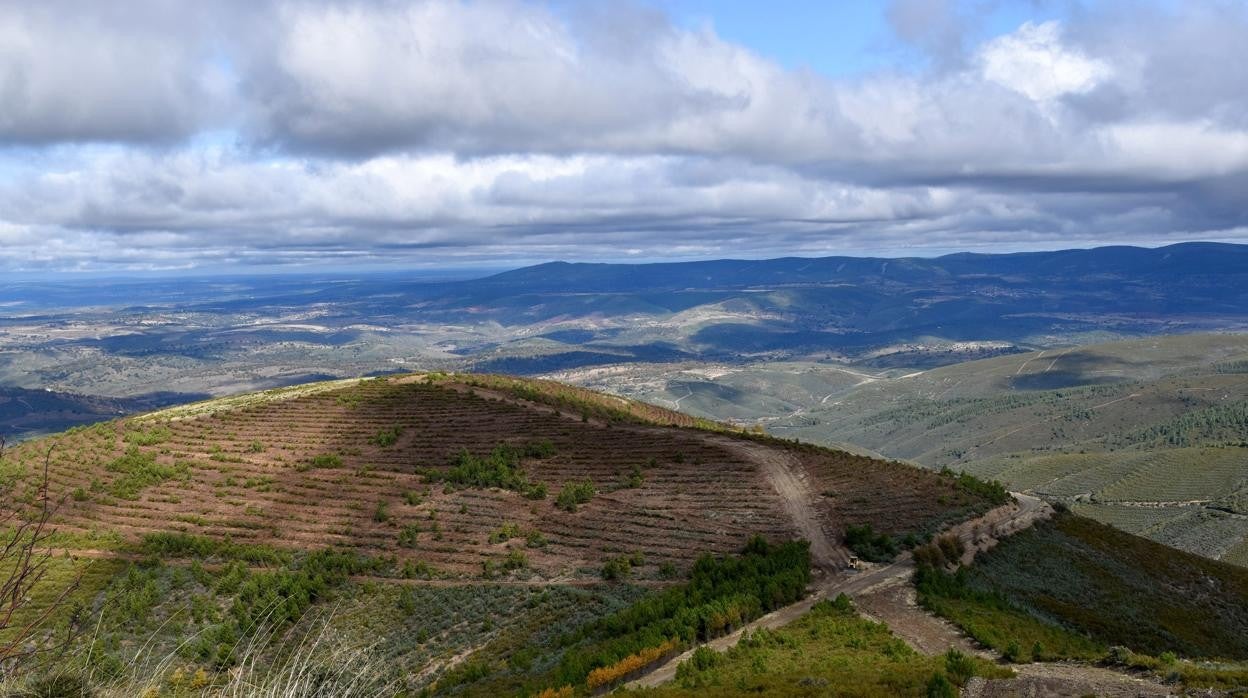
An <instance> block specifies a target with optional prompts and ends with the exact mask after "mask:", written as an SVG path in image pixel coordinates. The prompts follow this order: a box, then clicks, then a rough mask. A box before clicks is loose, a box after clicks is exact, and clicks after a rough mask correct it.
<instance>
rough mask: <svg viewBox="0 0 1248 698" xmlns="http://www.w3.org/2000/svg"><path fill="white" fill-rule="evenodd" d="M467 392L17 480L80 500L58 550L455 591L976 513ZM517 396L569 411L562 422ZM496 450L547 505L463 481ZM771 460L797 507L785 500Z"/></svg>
mask: <svg viewBox="0 0 1248 698" xmlns="http://www.w3.org/2000/svg"><path fill="white" fill-rule="evenodd" d="M474 382H475V383H478V385H470V384H469V383H465V382H463V381H461V380H458V379H453V378H447V379H443V380H431V379H427V378H424V377H408V378H389V379H373V380H366V381H362V382H356V381H345V382H338V383H330V384H321V385H319V386H314V387H305V388H300V389H291V390H285V391H273V392H271V393H267V394H260V395H256V396H251V397H248V398H244V399H233V400H225V401H218V402H215V403H200V404H197V405H192V406H187V407H181V408H173V409H170V410H166V411H163V412H158V413H154V414H150V415H146V416H141V417H136V418H132V419H127V420H119V421H114V422H107V423H103V424H99V425H97V426H94V427H89V428H84V429H77V430H73V431H72V432H70V433H67V434H65V435H63V436H59V437H55V438H51V439H47V440H42V441H38V442H34V443H30V444H27V445H23V446H21V447H19V448H17V449H15V450H13V451H12V452H11V453H10V454H9V455H8V457H7V458H6V463H7V465H6V469H7V472H8V477H9V478H15V477H17V478H20V477H23V476H25V477H26V478H27V481H30V476H31V475H33V474H34V473H36V472H37V470H38V468H37V465H38V464H39V462H40V460H41V458H42V455H41V454H43V453H45V452H46V451H47V450H48V449H51V461H50V463H51V477H52V489H53V491H54V493H61V494H65V495H69V499H68V500H67V501H66V503H65V504H64V505H63V508H62V509H61V510H60V512H59V513H58V519H57V521H56V523H57V526H58V528H59V529H60V530H61V531H62V532H64V533H66V534H69V533H78V534H81V535H82V536H85V537H90V536H92V535H99V534H103V533H108V534H110V535H113V534H118V535H120V536H121V537H122V538H123V539H125V540H138V539H139V538H140V537H141V536H143V535H144V534H147V533H151V532H155V531H179V532H185V533H189V534H194V535H203V536H208V537H212V538H226V537H228V538H230V539H231V540H233V541H237V542H243V541H245V542H255V543H263V544H272V545H278V546H282V547H299V548H308V549H311V548H316V547H321V546H339V547H344V548H352V549H357V550H359V551H361V552H365V553H370V554H376V553H387V554H391V553H392V554H396V555H397V556H399V557H400V558H402V559H408V558H411V559H418V560H419V561H420V562H422V563H423V564H426V565H428V566H429V567H430V568H431V569H433V570H435V571H436V572H437V573H438V574H440V575H450V576H465V575H476V574H479V573H480V572H481V570H482V566H483V565H488V564H489V563H491V562H492V561H497V560H501V559H502V557H503V556H504V555H505V553H506V547H507V544H506V543H505V542H500V541H498V540H497V538H498V536H497V535H493V534H495V533H496V532H498V531H500V530H515V531H519V532H523V534H520V533H517V534H516V536H515V537H517V538H522V537H524V536H528V535H530V534H532V535H533V536H534V537H537V536H540V537H541V538H542V539H543V540H545V541H546V544H545V545H543V546H541V547H540V548H535V549H533V550H532V551H531V552H529V554H528V556H529V560H530V568H531V570H532V571H533V572H534V573H535V574H538V575H540V576H541V577H544V578H547V579H577V578H587V577H594V576H597V575H598V570H599V568H600V567H601V565H602V564H603V562H605V561H606V560H607V559H608V558H610V557H612V556H614V555H618V554H620V553H621V552H634V551H639V552H642V553H644V555H645V558H646V560H647V565H646V567H647V569H648V570H649V571H650V572H653V571H655V570H657V569H658V567H659V566H661V565H663V564H664V563H671V564H675V565H678V566H684V565H687V564H688V563H689V562H691V561H692V559H693V558H695V557H697V556H698V555H700V554H703V553H705V552H725V551H728V550H732V549H735V548H737V547H739V546H740V544H741V542H742V541H743V540H745V539H746V538H747V537H748V536H750V535H751V534H755V533H761V534H764V535H766V536H768V537H770V538H773V539H787V538H793V537H798V536H799V535H800V534H801V533H802V531H801V530H800V529H799V528H797V527H796V526H797V524H795V523H794V521H793V520H792V518H791V517H789V516H788V515H787V514H786V502H785V501H784V497H785V496H798V497H804V496H807V494H808V493H816V494H815V495H813V496H814V499H813V500H812V502H811V505H812V510H813V511H815V512H816V513H817V516H818V520H817V522H816V525H818V526H820V527H821V528H823V529H824V530H825V531H826V532H827V533H828V535H829V536H830V537H832V538H837V534H838V532H839V531H840V530H842V529H843V528H844V526H845V525H846V524H856V523H870V524H872V525H874V526H875V527H876V528H877V529H879V530H884V531H887V532H890V533H895V534H900V533H904V532H907V531H925V530H931V529H933V528H934V527H935V526H937V525H939V524H940V523H942V522H944V521H946V520H948V519H949V518H950V517H951V516H957V515H959V514H960V513H962V512H963V511H964V510H969V508H971V507H974V506H976V504H977V502H975V501H974V499H973V497H972V496H971V495H969V494H967V493H964V492H960V491H958V489H957V488H956V486H955V485H954V484H953V483H952V482H951V481H950V480H948V479H947V478H941V477H939V476H937V475H935V474H931V473H926V472H922V471H919V470H916V469H914V468H911V467H909V466H904V465H899V464H892V463H884V462H875V461H870V460H869V459H865V458H861V457H858V456H852V455H849V454H845V453H840V452H835V451H827V450H822V449H814V448H799V447H795V446H790V445H783V444H779V443H775V442H756V441H750V440H747V439H744V438H740V437H737V436H731V435H727V434H716V433H713V432H708V431H705V430H699V429H675V428H664V427H658V426H654V425H650V424H643V423H641V417H635V418H630V416H629V413H628V412H626V411H623V410H619V409H617V408H611V407H609V406H602V407H595V406H594V404H593V403H588V402H585V403H584V405H585V407H584V409H581V408H579V407H575V405H576V404H578V403H576V402H575V400H577V399H582V398H579V397H563V398H558V397H554V396H553V393H541V392H540V391H537V390H533V389H532V388H531V387H528V386H531V385H534V384H527V383H526V384H521V383H514V384H513V383H510V382H504V381H501V380H495V381H493V382H487V383H482V382H481V380H480V379H474ZM522 386H523V390H520V388H521V387H522ZM519 395H523V396H525V397H527V398H535V399H540V400H546V399H547V398H548V397H549V398H550V401H553V402H555V403H556V404H558V403H559V401H560V400H562V404H564V407H563V408H562V409H563V412H560V411H559V408H557V407H555V406H550V405H544V404H539V403H536V402H533V401H532V400H531V399H530V400H526V399H522V398H521V397H519ZM573 409H574V410H576V411H575V413H572V412H569V411H568V410H573ZM582 413H583V414H582ZM668 414H671V415H672V416H673V417H674V418H675V417H677V415H676V413H668ZM679 418H680V419H681V420H682V421H685V422H687V423H690V424H692V423H693V420H690V419H689V418H687V417H683V416H679ZM500 446H503V447H505V448H504V449H503V450H504V451H508V453H505V454H503V456H502V461H509V465H508V466H507V467H510V465H514V466H515V471H516V472H517V473H523V474H522V475H518V477H520V478H524V479H525V480H526V482H527V483H530V484H531V486H532V487H534V488H539V487H542V488H544V489H545V493H546V495H545V498H539V497H538V496H537V494H535V493H534V492H528V491H516V490H524V489H525V487H528V486H530V485H525V487H518V486H513V485H510V484H507V483H505V482H503V481H502V480H499V481H497V482H495V481H490V482H488V483H487V484H490V485H495V486H489V487H477V486H471V485H473V484H475V483H473V482H470V481H466V480H463V479H462V478H461V479H459V480H456V479H455V478H456V476H454V475H453V471H454V470H455V468H456V467H457V466H456V464H458V466H459V467H460V468H461V469H462V466H463V464H464V463H465V462H472V463H476V462H477V460H478V459H480V460H485V461H488V460H489V456H490V454H492V453H495V452H496V449H499V447H500ZM511 450H514V451H516V453H517V455H514V456H513V454H511V453H510V451H511ZM461 454H466V455H461ZM773 454H774V455H775V458H777V459H779V461H780V462H781V465H780V466H778V467H783V468H792V469H793V472H792V473H791V479H793V480H794V481H797V482H800V491H796V492H793V491H784V492H782V491H777V489H776V487H773V484H772V480H770V479H769V477H771V476H770V475H769V471H768V470H767V467H768V465H767V464H768V462H769V461H768V459H769V458H770V457H771V456H772V455H773ZM465 459H467V460H465ZM510 461H514V462H510ZM760 463H761V465H760ZM488 467H489V468H495V467H503V466H499V465H498V464H497V463H495V462H492V461H491V462H490V463H489V464H488ZM578 483H588V484H589V485H590V486H592V490H593V491H594V492H596V494H594V495H593V496H592V497H590V498H589V500H588V501H587V502H585V503H583V504H582V505H581V506H578V507H576V510H575V511H568V510H566V508H560V507H559V506H556V504H555V503H554V500H556V499H557V497H558V495H559V493H560V492H561V490H562V489H563V488H564V487H565V486H567V485H569V484H578ZM500 484H501V486H497V485H500ZM32 495H33V490H29V489H28V490H26V491H25V497H26V498H27V499H29V498H30V497H31V496H32Z"/></svg>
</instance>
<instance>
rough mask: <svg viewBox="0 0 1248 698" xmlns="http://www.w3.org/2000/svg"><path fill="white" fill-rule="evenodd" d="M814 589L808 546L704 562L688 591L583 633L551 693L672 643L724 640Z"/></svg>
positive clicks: (657, 598)
mask: <svg viewBox="0 0 1248 698" xmlns="http://www.w3.org/2000/svg"><path fill="white" fill-rule="evenodd" d="M809 581H810V552H809V550H808V549H807V545H806V543H804V542H802V543H782V544H779V545H771V544H768V543H767V542H766V541H764V540H762V539H761V538H754V539H753V540H751V541H750V542H749V544H748V545H746V547H745V550H744V551H743V553H742V555H741V556H740V557H722V558H716V557H710V556H706V557H703V558H701V559H699V560H698V561H697V562H696V563H695V564H694V566H693V570H692V572H691V573H690V580H689V582H688V583H687V584H683V585H680V586H677V587H672V588H670V589H666V590H664V591H661V592H658V593H656V594H654V595H652V596H649V597H647V598H645V599H643V600H641V601H638V602H637V603H635V604H633V605H632V606H630V607H628V608H627V609H624V610H622V611H619V612H617V613H615V614H612V615H610V616H608V617H606V618H603V619H602V620H600V621H597V622H595V623H592V624H590V625H589V626H587V627H585V628H583V629H582V630H581V631H580V632H579V633H577V636H576V637H577V642H576V643H575V646H574V647H573V648H572V649H570V650H569V651H568V652H567V653H566V654H564V656H563V658H562V660H561V661H560V663H559V666H558V668H557V669H556V671H555V672H554V677H553V679H554V680H553V681H552V682H551V684H550V685H555V686H563V685H576V684H580V683H583V682H584V681H585V679H586V677H587V676H588V675H589V673H590V672H591V671H593V670H594V669H598V668H602V667H609V666H612V665H614V664H615V663H617V662H619V661H621V660H623V659H625V658H626V657H628V656H630V655H632V654H634V653H637V652H639V651H642V650H645V649H646V648H649V647H656V646H659V645H662V644H664V643H665V642H668V641H670V640H678V641H679V642H680V643H682V644H685V645H688V644H692V643H694V642H696V641H699V640H706V639H709V638H712V637H717V636H719V635H722V634H724V633H726V632H730V631H731V630H732V629H733V628H736V627H740V626H741V625H742V624H743V623H746V622H749V621H750V620H752V619H754V618H757V617H758V616H760V615H762V614H764V613H766V612H768V611H771V610H773V609H776V608H779V607H781V606H784V605H787V604H789V603H792V602H793V601H796V600H797V599H799V598H801V596H802V594H803V593H805V589H806V585H807V583H809Z"/></svg>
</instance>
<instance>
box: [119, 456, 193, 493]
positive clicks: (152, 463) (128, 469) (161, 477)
mask: <svg viewBox="0 0 1248 698" xmlns="http://www.w3.org/2000/svg"><path fill="white" fill-rule="evenodd" d="M104 468H105V470H108V471H109V472H112V473H118V477H117V478H115V479H114V480H113V482H112V484H111V485H110V486H109V489H108V491H109V493H110V494H112V495H113V496H114V497H120V498H121V499H138V497H139V494H140V493H141V492H142V491H143V490H144V489H146V488H148V487H150V486H152V485H158V484H160V483H162V482H164V481H166V480H172V479H174V478H188V477H190V472H191V468H190V465H189V464H188V463H186V462H184V461H178V462H176V463H174V464H172V465H167V464H164V463H160V462H157V460H156V456H155V455H154V454H152V453H148V452H147V451H142V450H140V449H139V447H138V446H131V447H129V448H128V449H126V452H125V454H124V455H121V456H119V457H117V458H116V459H114V460H113V461H111V462H109V463H108V464H107V465H105V466H104Z"/></svg>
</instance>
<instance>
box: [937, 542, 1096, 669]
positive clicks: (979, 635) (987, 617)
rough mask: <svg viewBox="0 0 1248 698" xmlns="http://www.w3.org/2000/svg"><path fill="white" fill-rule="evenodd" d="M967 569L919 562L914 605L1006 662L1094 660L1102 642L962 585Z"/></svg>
mask: <svg viewBox="0 0 1248 698" xmlns="http://www.w3.org/2000/svg"><path fill="white" fill-rule="evenodd" d="M966 579H967V570H966V568H963V569H960V570H958V571H957V573H955V574H949V573H947V572H945V571H943V570H940V569H938V568H935V567H928V566H926V565H925V566H921V567H919V569H918V570H917V571H916V573H915V586H916V587H917V588H918V591H919V603H920V604H921V605H922V606H923V607H924V608H927V609H928V610H930V611H932V612H933V613H936V614H938V615H941V616H944V617H946V618H948V619H950V620H952V621H954V622H955V623H957V624H958V626H960V627H961V628H962V629H963V630H964V631H965V632H966V634H967V635H970V636H971V637H973V638H975V640H976V641H978V642H980V643H981V644H983V645H986V646H988V647H991V648H993V649H995V650H997V651H998V652H1000V653H1001V654H1002V655H1004V656H1005V657H1006V658H1007V659H1009V660H1010V661H1015V662H1018V661H1041V660H1048V659H1057V658H1062V659H1081V660H1085V661H1096V660H1098V659H1100V658H1101V657H1102V656H1104V654H1105V645H1104V644H1101V643H1097V642H1094V641H1092V640H1089V639H1088V638H1086V637H1084V636H1083V635H1080V634H1078V633H1075V632H1073V631H1071V630H1069V629H1067V628H1065V627H1062V626H1061V625H1058V624H1056V623H1053V622H1051V621H1048V620H1045V619H1043V618H1041V617H1038V616H1033V615H1030V614H1028V613H1026V612H1025V611H1022V610H1020V609H1019V608H1017V607H1015V606H1014V605H1013V604H1012V603H1010V601H1009V600H1008V599H1007V598H1006V597H1005V596H1003V595H1001V594H999V593H993V592H989V591H979V590H976V589H973V588H970V587H969V586H968V585H967V581H966ZM1023 646H1026V647H1030V648H1033V649H1034V648H1037V647H1039V648H1047V649H1042V652H1041V653H1040V656H1035V655H1034V654H1028V655H1026V656H1024V655H1023V654H1022V651H1021V649H1020V648H1021V647H1023Z"/></svg>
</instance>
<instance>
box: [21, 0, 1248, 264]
mask: <svg viewBox="0 0 1248 698" xmlns="http://www.w3.org/2000/svg"><path fill="white" fill-rule="evenodd" d="M889 19H890V21H891V23H892V26H893V27H894V29H895V31H897V32H898V35H899V39H900V40H904V41H905V42H908V43H909V44H910V45H912V46H919V47H921V48H922V49H923V50H924V51H926V52H927V53H928V54H929V55H930V56H932V57H933V58H932V60H931V61H930V62H929V63H928V64H926V65H925V66H923V67H919V68H915V67H912V66H907V65H904V64H903V65H898V66H896V67H894V68H892V69H888V70H882V71H879V72H873V73H867V74H862V75H857V76H853V77H848V78H837V79H832V78H828V77H825V76H822V75H819V74H817V73H814V72H812V71H809V70H790V69H787V68H784V67H782V66H781V65H780V64H778V63H777V62H775V61H773V60H771V59H769V58H768V57H767V56H765V55H763V54H761V53H759V52H758V51H756V50H754V49H752V48H750V47H747V46H743V45H740V44H737V43H733V42H731V41H727V40H725V39H723V38H722V37H720V36H719V35H717V34H716V33H715V31H714V29H713V27H710V26H706V27H698V28H694V29H689V28H684V27H680V26H677V25H674V24H673V23H671V22H670V21H669V20H668V19H667V18H666V17H665V16H664V15H662V14H660V13H657V12H655V11H653V10H650V9H646V8H644V7H637V6H629V5H621V4H615V3H613V4H594V5H574V6H573V7H572V9H567V8H566V7H563V6H558V5H544V4H534V3H529V2H521V1H519V0H514V1H508V0H499V1H496V2H494V1H488V0H482V1H479V2H466V1H456V0H410V1H406V0H378V1H376V2H354V3H347V2H339V1H334V0H304V1H294V0H289V1H278V0H274V1H273V2H269V3H263V4H258V5H251V4H244V3H242V2H235V1H233V0H225V1H223V2H219V3H212V4H190V3H169V2H159V1H157V0H149V1H144V2H139V3H138V4H127V5H126V7H124V8H122V7H120V6H113V5H111V4H109V3H93V2H92V3H88V2H77V1H74V0H48V2H44V3H19V2H14V1H8V0H0V105H2V106H0V243H3V246H2V247H0V268H4V267H7V268H27V267H45V266H56V265H57V264H61V265H63V266H66V267H74V266H81V265H88V266H89V265H95V266H103V267H108V266H116V267H119V268H129V267H135V268H139V267H144V266H152V265H155V266H162V265H164V266H169V265H173V266H177V265H195V264H204V265H223V264H250V263H255V264H287V263H310V262H315V261H317V260H318V259H319V260H325V259H330V260H341V259H349V260H357V261H367V260H374V261H393V260H396V259H409V260H413V261H416V262H425V261H428V260H431V259H447V260H461V261H462V260H485V259H494V260H508V261H511V260H524V261H529V260H540V259H547V258H552V257H568V258H572V257H575V258H612V257H615V256H619V255H623V254H631V253H633V252H634V251H640V253H641V254H644V255H646V256H649V257H659V256H665V255H677V256H679V255H685V256H719V255H722V254H724V253H725V250H731V251H732V252H733V253H734V254H749V255H751V256H767V255H769V254H786V253H832V252H835V251H838V250H840V251H844V250H859V251H874V252H886V251H888V250H894V251H897V250H912V249H926V250H929V251H938V250H941V251H943V250H952V249H959V248H968V247H978V246H982V245H998V246H1003V247H1012V248H1017V247H1020V246H1021V247H1026V246H1036V245H1047V246H1062V245H1065V244H1081V243H1085V242H1089V241H1106V242H1110V241H1130V242H1139V241H1169V240H1173V239H1177V238H1182V237H1192V236H1195V237H1211V238H1219V239H1239V238H1240V237H1242V236H1243V235H1244V232H1243V231H1244V229H1245V227H1246V226H1248V220H1246V214H1245V213H1244V211H1243V207H1242V203H1240V198H1241V197H1242V192H1243V191H1244V187H1243V185H1244V183H1245V179H1246V178H1248V116H1246V115H1248V56H1245V55H1244V54H1245V50H1246V49H1245V47H1244V42H1243V41H1242V36H1244V35H1245V34H1246V33H1248V10H1245V9H1244V8H1243V7H1240V6H1236V5H1233V4H1226V3H1212V2H1211V3H1191V4H1188V3H1184V4H1183V6H1182V7H1181V8H1179V9H1165V8H1161V7H1153V6H1144V5H1141V4H1137V3H1132V4H1130V5H1105V6H1098V8H1097V9H1080V10H1077V11H1075V12H1073V13H1072V14H1070V16H1069V17H1068V18H1067V19H1065V20H1064V21H1061V22H1057V21H1045V22H1027V23H1023V24H1021V25H1020V26H1018V27H1016V28H1014V29H1013V30H1011V31H1008V32H1006V33H1003V34H1000V35H997V36H993V37H989V38H988V39H986V40H983V41H980V42H978V43H975V42H973V41H972V39H971V38H970V37H974V36H978V35H979V34H980V33H981V31H982V26H980V25H978V24H975V22H976V21H977V20H975V19H974V18H973V17H972V16H971V13H968V12H967V11H966V8H965V6H964V5H962V4H958V3H953V2H944V1H940V0H936V1H933V0H908V1H902V2H897V3H894V4H893V5H892V8H891V10H890V12H889ZM5 146H7V148H6V147H5Z"/></svg>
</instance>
